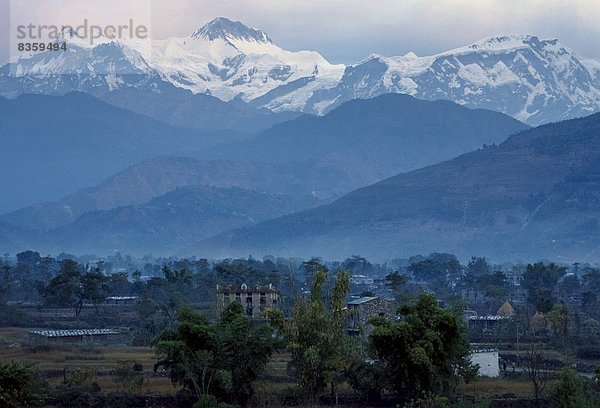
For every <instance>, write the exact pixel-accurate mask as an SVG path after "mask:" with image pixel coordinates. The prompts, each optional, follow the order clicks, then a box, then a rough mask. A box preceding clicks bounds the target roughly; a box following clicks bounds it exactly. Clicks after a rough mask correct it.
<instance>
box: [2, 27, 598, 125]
mask: <svg viewBox="0 0 600 408" xmlns="http://www.w3.org/2000/svg"><path fill="white" fill-rule="evenodd" d="M66 40H67V42H68V44H69V47H68V51H66V52H64V53H58V54H57V53H53V52H45V53H44V52H43V53H37V54H34V55H25V56H22V57H20V58H18V59H16V60H13V61H11V62H10V63H8V64H7V65H5V66H4V67H2V68H1V69H0V95H3V96H5V97H10V98H12V97H15V96H17V95H18V94H21V93H46V94H64V93H67V92H70V91H74V90H76V91H82V92H87V93H91V94H93V95H95V96H98V97H101V98H103V99H105V100H107V101H109V102H111V103H115V104H117V105H119V106H121V107H126V108H127V109H130V110H133V111H135V112H138V113H146V114H149V115H156V116H157V117H158V118H160V119H161V120H166V121H168V122H169V123H171V124H175V125H181V126H187V127H192V126H193V127H198V128H201V129H204V130H214V129H225V128H227V129H238V130H239V129H253V130H260V129H265V128H267V127H269V126H270V125H272V124H274V123H277V122H280V121H283V120H286V119H290V116H285V115H284V116H281V117H279V116H278V115H277V114H275V113H274V112H278V113H280V114H281V113H283V112H307V113H316V114H319V115H320V114H324V113H326V112H328V111H330V110H332V109H333V108H335V107H337V106H339V105H340V104H341V103H343V102H345V101H348V100H351V99H359V98H360V99H364V98H371V97H374V96H378V95H381V94H384V93H406V94H410V95H413V96H415V97H418V98H420V99H427V100H436V99H446V100H451V101H454V102H456V103H459V104H461V105H464V106H466V107H470V108H485V109H491V110H495V111H498V112H502V113H506V114H508V115H510V116H513V117H515V118H517V119H519V120H521V121H524V122H526V123H529V124H532V125H538V124H541V123H547V122H553V121H559V120H563V119H569V118H575V117H580V116H585V115H587V114H590V113H593V112H596V111H598V110H600V63H599V62H598V61H593V60H587V59H585V58H582V57H581V56H579V55H578V54H577V53H575V52H574V51H572V50H571V49H569V48H568V47H565V46H563V45H562V44H560V43H559V42H558V40H556V39H540V38H538V37H536V36H531V35H509V36H496V37H490V38H487V39H483V40H481V41H478V42H475V43H473V44H471V45H468V46H465V47H461V48H457V49H453V50H450V51H446V52H442V53H439V54H436V55H432V56H425V57H418V56H417V55H415V54H414V53H408V54H406V55H404V56H391V57H386V56H380V55H371V56H369V57H368V58H366V59H365V60H363V61H360V62H358V63H356V64H353V65H349V66H344V65H341V64H331V63H329V62H328V61H327V60H326V59H325V58H324V57H323V56H321V55H320V54H319V53H317V52H314V51H296V52H292V51H287V50H284V49H283V48H281V47H279V46H277V45H276V44H275V43H274V42H273V41H272V40H271V38H270V37H269V36H268V35H267V34H266V33H264V32H262V31H260V30H257V29H253V28H249V27H247V26H245V25H244V24H242V23H240V22H234V21H231V20H228V19H226V18H223V17H220V18H217V19H215V20H213V21H211V22H209V23H207V24H206V25H204V26H202V27H201V28H199V29H198V30H196V31H195V32H193V33H192V34H191V35H189V36H188V37H183V38H170V39H165V40H153V41H152V42H151V46H148V45H147V44H142V43H140V42H139V41H135V40H111V39H107V38H105V39H104V40H103V41H100V43H99V44H98V45H96V46H89V45H88V44H87V42H86V41H84V40H83V39H80V38H77V36H67V37H66ZM157 94H159V95H160V98H155V97H153V95H157ZM198 95H202V96H201V97H199V96H198ZM140 96H143V97H140ZM193 96H195V97H193ZM209 96H210V97H209ZM217 98H218V99H217ZM224 102H228V103H227V104H223V103H224ZM227 105H231V108H230V110H229V111H228V110H227V109H225V108H224V106H227ZM211 113H217V117H213V116H211ZM263 120H264V123H262V124H261V121H263Z"/></svg>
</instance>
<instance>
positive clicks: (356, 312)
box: [347, 296, 393, 336]
mask: <svg viewBox="0 0 600 408" xmlns="http://www.w3.org/2000/svg"><path fill="white" fill-rule="evenodd" d="M347 307H348V313H347V316H348V328H347V331H348V334H349V335H350V336H360V335H366V336H368V335H369V333H370V332H371V331H372V330H373V327H372V326H371V325H370V324H369V323H368V320H369V319H370V318H372V317H391V315H392V314H393V313H392V312H393V310H392V302H391V301H389V300H387V299H384V298H382V297H379V296H366V297H361V298H359V299H355V300H352V301H350V302H348V303H347Z"/></svg>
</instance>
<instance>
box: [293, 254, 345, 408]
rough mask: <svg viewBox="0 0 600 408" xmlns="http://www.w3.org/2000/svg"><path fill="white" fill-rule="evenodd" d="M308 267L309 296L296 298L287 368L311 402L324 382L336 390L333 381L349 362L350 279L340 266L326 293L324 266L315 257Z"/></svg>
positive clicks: (336, 380) (333, 391)
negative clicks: (346, 309)
mask: <svg viewBox="0 0 600 408" xmlns="http://www.w3.org/2000/svg"><path fill="white" fill-rule="evenodd" d="M311 268H312V270H313V278H312V285H311V295H310V299H308V300H306V299H299V300H298V301H297V302H296V305H295V306H294V311H293V319H292V322H291V323H290V325H289V327H287V329H286V340H287V344H288V349H289V351H290V352H291V360H290V362H289V368H290V371H291V372H292V373H294V374H295V375H296V376H297V378H298V380H299V382H300V386H301V387H302V388H303V389H304V390H305V391H306V392H307V393H308V395H309V398H310V402H311V404H312V403H314V401H315V399H316V397H317V395H318V394H319V393H320V392H321V391H323V390H324V389H325V387H326V386H327V385H330V387H331V393H332V394H334V393H335V389H336V383H337V382H338V381H339V380H340V379H341V377H342V375H343V373H344V371H345V370H346V368H347V367H348V366H349V364H350V361H349V359H348V357H349V350H350V340H349V339H348V336H347V335H346V334H345V330H344V329H345V312H344V302H345V299H346V296H347V294H348V291H349V285H350V283H349V277H348V274H347V273H346V272H345V271H343V270H339V271H338V273H337V277H336V281H335V285H334V287H333V290H332V293H331V296H330V297H329V296H327V293H326V283H327V270H326V268H325V267H324V266H322V265H320V264H319V263H318V261H316V260H312V262H311ZM327 299H330V302H327Z"/></svg>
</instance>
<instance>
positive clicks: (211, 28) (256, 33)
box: [192, 17, 272, 44]
mask: <svg viewBox="0 0 600 408" xmlns="http://www.w3.org/2000/svg"><path fill="white" fill-rule="evenodd" d="M192 37H193V38H202V39H205V40H209V41H214V40H216V39H218V38H220V39H222V40H226V41H228V40H243V41H252V42H258V43H264V44H272V41H271V39H270V38H269V36H268V35H267V34H266V33H265V32H263V31H261V30H257V29H254V28H250V27H248V26H246V25H244V24H243V23H241V22H239V21H231V20H229V19H228V18H225V17H217V18H215V19H214V20H212V21H210V22H209V23H207V24H206V25H204V26H203V27H201V28H199V29H198V30H196V31H195V32H194V33H193V34H192Z"/></svg>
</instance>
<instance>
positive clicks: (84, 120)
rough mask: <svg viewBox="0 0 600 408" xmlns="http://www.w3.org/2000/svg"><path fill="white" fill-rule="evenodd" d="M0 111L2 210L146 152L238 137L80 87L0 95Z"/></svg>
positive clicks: (67, 189) (75, 185)
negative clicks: (146, 112)
mask: <svg viewBox="0 0 600 408" xmlns="http://www.w3.org/2000/svg"><path fill="white" fill-rule="evenodd" d="M0 112H1V113H0V115H1V117H2V120H0V145H1V146H2V148H1V149H0V162H1V163H2V165H1V166H2V169H4V170H3V171H2V172H1V173H0V189H1V190H2V191H3V192H4V193H3V199H2V200H1V201H0V212H6V211H10V210H14V209H16V208H19V207H22V206H25V205H30V204H32V203H35V202H42V201H47V200H56V199H59V198H60V197H63V196H65V195H67V194H71V193H73V192H75V191H77V190H79V189H81V188H84V187H88V186H90V185H94V184H96V183H99V182H100V181H102V180H103V179H104V178H106V177H108V176H110V175H111V174H114V173H116V172H117V171H120V170H122V169H123V168H125V167H127V166H128V165H132V164H134V163H136V162H139V161H141V160H144V159H148V158H151V157H154V156H157V155H161V154H163V155H164V154H169V153H172V154H182V153H185V152H187V151H189V150H192V151H195V150H201V149H203V148H206V147H209V146H214V145H215V144H217V143H219V142H226V141H231V140H236V139H239V138H240V137H243V136H240V134H238V133H236V132H220V133H206V132H200V131H198V130H193V129H186V128H179V127H174V126H170V125H167V124H165V123H163V122H160V121H157V120H155V119H151V118H149V117H147V116H143V115H139V114H135V113H133V112H130V111H128V110H124V109H120V108H116V107H115V106H112V105H110V104H108V103H105V102H102V101H100V100H98V99H96V98H93V97H91V96H89V95H86V94H83V93H70V94H67V95H65V96H45V95H22V96H20V97H18V98H17V99H14V100H7V99H4V98H1V99H0ZM7 192H9V193H7Z"/></svg>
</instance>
